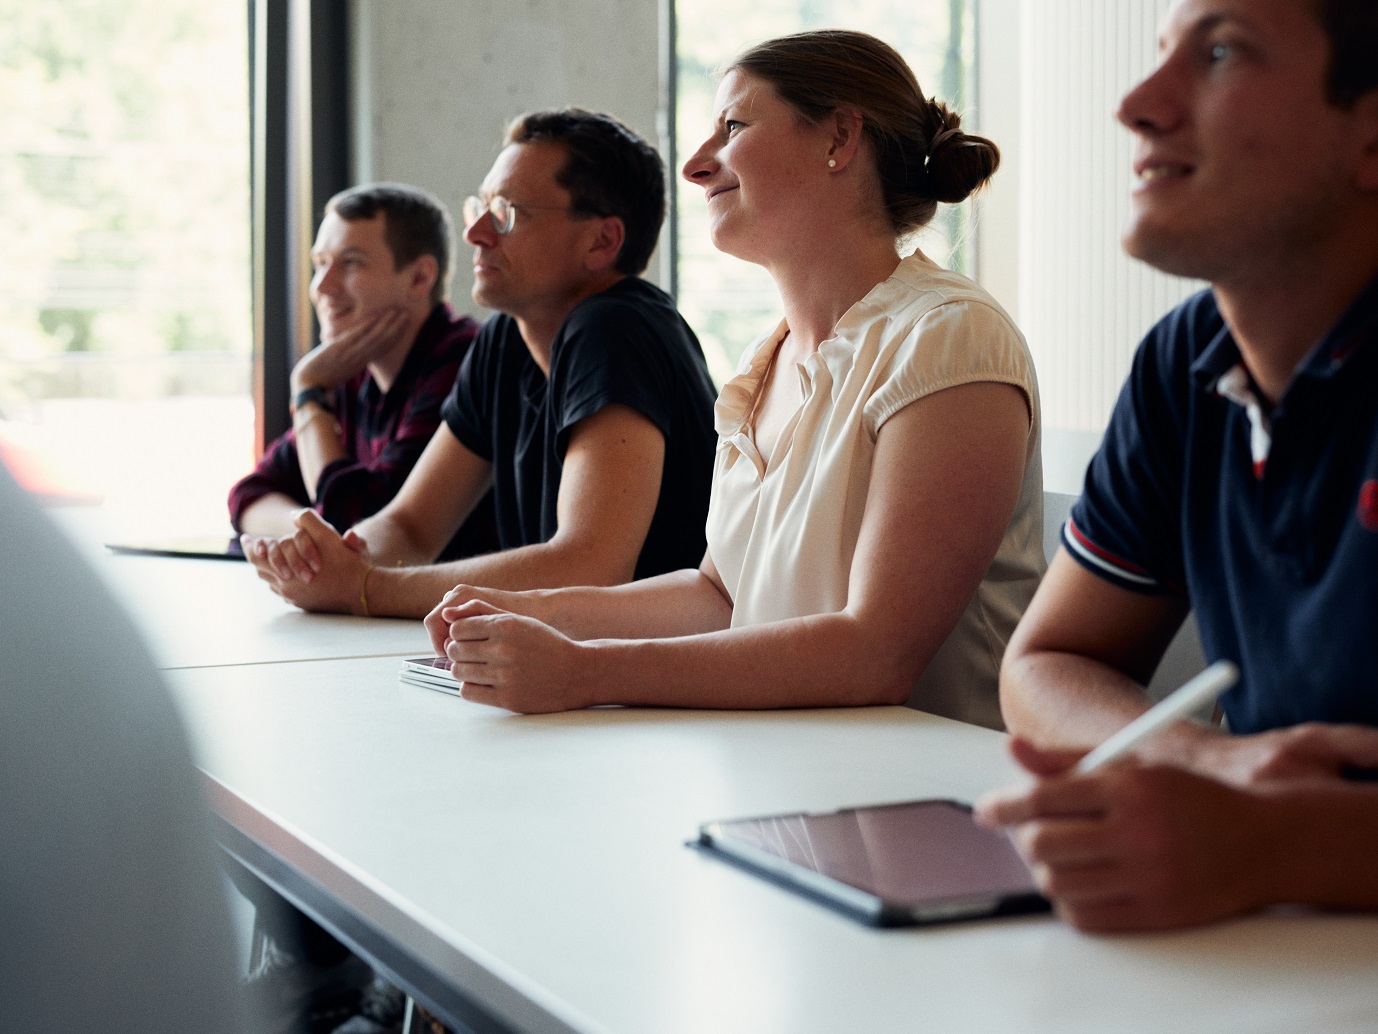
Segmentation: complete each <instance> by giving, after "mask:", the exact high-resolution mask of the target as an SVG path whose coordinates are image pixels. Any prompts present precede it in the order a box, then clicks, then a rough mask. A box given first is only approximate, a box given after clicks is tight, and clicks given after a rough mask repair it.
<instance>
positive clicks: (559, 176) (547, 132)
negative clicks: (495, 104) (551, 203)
mask: <svg viewBox="0 0 1378 1034" xmlns="http://www.w3.org/2000/svg"><path fill="white" fill-rule="evenodd" d="M541 141H548V142H550V143H557V144H560V145H562V146H563V147H564V148H565V152H566V158H565V164H564V167H563V168H561V169H560V171H559V172H558V173H556V174H555V182H556V183H558V184H560V186H562V187H564V188H565V189H566V190H567V191H569V199H570V203H571V205H572V211H573V214H574V215H576V216H580V215H582V216H597V217H603V216H616V217H617V218H619V219H621V220H622V226H623V229H624V230H625V234H626V236H625V238H624V240H623V242H622V250H621V251H620V252H618V255H617V262H616V269H617V271H618V272H619V273H622V274H624V275H628V276H635V275H637V274H639V273H641V272H642V271H643V270H645V268H646V264H647V263H648V262H650V261H651V252H652V251H654V250H655V246H656V241H657V240H658V239H659V237H660V224H661V223H663V222H664V221H665V163H664V162H662V161H661V160H660V154H659V153H658V152H657V151H656V149H655V148H654V147H652V146H651V145H650V144H648V143H647V142H646V141H645V140H643V139H642V138H641V137H639V136H637V134H635V133H633V132H632V131H631V130H630V129H628V128H627V127H626V126H624V125H623V124H622V123H621V122H619V121H617V119H615V118H613V117H612V116H611V115H599V114H596V113H594V112H591V111H584V110H583V109H582V108H562V109H560V110H558V111H533V112H531V113H530V114H527V115H521V116H518V117H517V118H516V119H515V120H514V121H513V122H512V124H511V125H510V126H509V127H508V128H507V143H508V144H529V143H537V142H541Z"/></svg>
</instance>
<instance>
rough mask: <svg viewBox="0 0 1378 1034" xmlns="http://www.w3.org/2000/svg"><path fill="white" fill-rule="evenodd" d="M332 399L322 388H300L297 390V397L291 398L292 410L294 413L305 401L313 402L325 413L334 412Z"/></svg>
mask: <svg viewBox="0 0 1378 1034" xmlns="http://www.w3.org/2000/svg"><path fill="white" fill-rule="evenodd" d="M333 401H334V400H333V399H331V397H330V396H329V395H327V394H326V391H325V389H324V388H302V389H301V391H299V392H297V397H296V398H294V399H293V400H292V412H293V413H295V412H296V411H297V410H299V409H301V407H302V406H304V405H306V404H307V403H315V404H316V405H318V406H320V407H321V408H322V409H323V410H325V411H326V412H327V413H334V412H335V407H334V405H333V404H332V403H333Z"/></svg>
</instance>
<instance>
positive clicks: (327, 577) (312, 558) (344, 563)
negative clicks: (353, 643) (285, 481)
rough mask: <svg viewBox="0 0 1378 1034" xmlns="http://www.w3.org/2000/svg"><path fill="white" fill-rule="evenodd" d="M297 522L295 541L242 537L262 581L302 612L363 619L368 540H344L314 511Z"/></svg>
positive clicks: (352, 535) (301, 514) (289, 537)
mask: <svg viewBox="0 0 1378 1034" xmlns="http://www.w3.org/2000/svg"><path fill="white" fill-rule="evenodd" d="M293 521H294V523H295V524H296V527H297V530H296V531H295V532H294V533H293V534H291V535H280V536H273V535H241V536H240V537H239V542H240V545H241V546H242V547H243V549H244V556H245V558H246V559H247V560H248V561H249V563H251V564H253V565H254V570H255V571H256V572H257V573H258V576H259V577H260V578H262V579H263V580H264V581H265V582H267V583H268V587H269V588H270V589H272V590H273V591H274V592H275V593H277V594H278V595H279V596H281V597H282V598H283V599H284V600H286V601H287V602H288V603H291V604H293V605H294V606H297V607H300V608H301V609H302V610H309V611H323V612H328V613H343V614H362V613H364V609H363V606H362V603H361V598H360V597H361V593H362V590H363V585H364V578H365V576H366V575H367V574H368V572H369V570H370V569H371V568H372V566H373V561H372V560H371V558H370V557H369V555H368V547H367V546H366V544H365V543H364V541H363V539H361V538H360V537H359V536H358V535H356V534H355V533H354V531H353V530H352V529H351V530H349V531H347V532H345V533H344V534H343V535H341V534H340V533H339V532H338V531H336V530H335V529H334V528H332V527H331V526H330V525H329V524H328V523H326V521H325V520H324V518H322V517H321V515H320V514H318V513H316V511H315V510H309V509H301V510H298V511H296V513H295V514H293Z"/></svg>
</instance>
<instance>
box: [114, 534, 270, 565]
mask: <svg viewBox="0 0 1378 1034" xmlns="http://www.w3.org/2000/svg"><path fill="white" fill-rule="evenodd" d="M105 548H106V549H108V550H110V552H112V553H123V554H125V555H127V556H165V557H181V558H183V559H191V560H243V559H244V550H243V549H242V548H240V545H239V539H238V538H229V537H227V536H224V535H181V536H174V537H172V538H166V539H148V540H145V541H141V542H107V543H106V544H105Z"/></svg>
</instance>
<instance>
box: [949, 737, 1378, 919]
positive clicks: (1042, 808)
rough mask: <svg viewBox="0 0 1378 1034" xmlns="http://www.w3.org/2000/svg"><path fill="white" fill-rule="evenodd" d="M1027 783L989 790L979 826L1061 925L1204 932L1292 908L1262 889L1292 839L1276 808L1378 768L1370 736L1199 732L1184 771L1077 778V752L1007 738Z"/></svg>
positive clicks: (1123, 771)
mask: <svg viewBox="0 0 1378 1034" xmlns="http://www.w3.org/2000/svg"><path fill="white" fill-rule="evenodd" d="M1010 750H1011V753H1012V754H1013V755H1014V757H1015V759H1016V760H1017V761H1018V762H1019V763H1020V765H1022V766H1023V767H1024V769H1025V770H1027V771H1028V772H1030V773H1032V774H1033V775H1034V776H1035V777H1036V779H1035V782H1034V783H1033V784H1032V785H1030V786H1026V787H1021V788H1012V789H1007V790H1000V791H996V792H994V793H991V794H988V795H987V796H986V797H984V798H983V799H982V800H981V801H980V802H978V804H977V808H976V817H977V820H978V821H979V822H981V823H983V824H984V825H987V826H991V827H1005V828H1007V829H1008V830H1009V831H1010V832H1011V833H1012V835H1013V837H1014V840H1015V843H1016V844H1017V846H1018V847H1019V849H1020V851H1021V853H1022V854H1023V855H1024V857H1025V859H1026V860H1027V861H1028V862H1029V865H1030V867H1031V869H1032V871H1033V874H1034V878H1035V880H1036V882H1037V884H1038V886H1039V889H1040V890H1041V891H1042V892H1043V893H1044V894H1045V895H1047V896H1048V897H1050V898H1052V899H1053V901H1054V904H1055V906H1056V908H1057V911H1058V913H1059V915H1061V916H1062V917H1063V918H1064V919H1066V920H1067V921H1068V922H1070V923H1072V924H1073V925H1074V926H1077V927H1078V928H1080V929H1083V930H1087V931H1095V932H1114V931H1122V930H1147V929H1165V928H1171V927H1180V926H1188V925H1193V924H1197V923H1205V922H1209V921H1211V920H1214V919H1220V918H1224V917H1226V916H1231V915H1238V914H1242V913H1245V912H1250V911H1254V910H1256V909H1258V908H1262V907H1264V906H1266V905H1269V904H1275V903H1280V902H1282V901H1285V900H1287V894H1288V893H1289V888H1287V887H1285V886H1273V885H1272V883H1271V882H1270V881H1271V879H1272V878H1273V876H1274V874H1275V873H1276V872H1277V871H1278V870H1279V869H1280V868H1281V862H1282V860H1283V859H1284V858H1285V857H1286V853H1287V852H1289V851H1294V850H1296V848H1297V845H1296V843H1295V830H1294V829H1293V828H1291V826H1290V825H1289V823H1288V821H1287V819H1286V816H1285V815H1283V814H1282V813H1281V811H1280V810H1279V809H1278V808H1277V807H1276V806H1275V805H1276V803H1277V801H1278V800H1279V799H1280V795H1282V794H1285V793H1286V792H1287V791H1289V790H1296V789H1298V788H1302V789H1307V788H1320V789H1322V790H1324V789H1327V788H1330V789H1338V788H1341V787H1349V788H1350V789H1352V788H1353V784H1351V783H1347V782H1346V781H1345V780H1344V779H1343V774H1344V772H1345V770H1346V769H1347V768H1349V767H1351V766H1352V767H1357V768H1374V767H1378V730H1375V729H1371V728H1368V727H1363V726H1354V725H1326V724H1320V723H1311V724H1307V725H1300V726H1296V727H1294V728H1290V729H1280V730H1276V731H1273V732H1266V733H1260V734H1257V735H1252V736H1226V735H1224V734H1221V733H1216V732H1208V733H1207V732H1205V731H1204V730H1203V736H1202V738H1201V741H1200V744H1199V747H1198V749H1197V750H1196V751H1195V753H1194V754H1193V755H1192V756H1190V757H1188V758H1184V759H1183V762H1182V763H1180V764H1145V763H1143V762H1141V761H1137V760H1128V761H1126V762H1123V763H1118V764H1112V765H1109V766H1106V767H1105V768H1103V769H1101V770H1098V771H1096V772H1093V773H1090V774H1087V775H1079V774H1075V773H1073V772H1072V771H1071V769H1072V766H1073V765H1075V763H1076V761H1077V759H1078V757H1079V756H1080V753H1079V752H1069V751H1050V750H1040V749H1039V748H1038V747H1036V746H1035V745H1034V744H1032V743H1030V742H1029V741H1027V740H1024V739H1021V738H1019V737H1017V736H1016V737H1013V738H1012V739H1011V740H1010Z"/></svg>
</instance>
